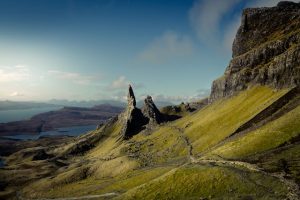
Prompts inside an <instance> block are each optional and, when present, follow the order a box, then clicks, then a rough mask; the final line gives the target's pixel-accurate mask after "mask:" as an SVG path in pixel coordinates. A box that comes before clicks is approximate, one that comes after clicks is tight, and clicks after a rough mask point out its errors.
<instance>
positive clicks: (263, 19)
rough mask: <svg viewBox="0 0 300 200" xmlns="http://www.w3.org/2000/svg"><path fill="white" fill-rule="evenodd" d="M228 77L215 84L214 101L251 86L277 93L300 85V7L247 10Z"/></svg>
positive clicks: (283, 5) (281, 5)
mask: <svg viewBox="0 0 300 200" xmlns="http://www.w3.org/2000/svg"><path fill="white" fill-rule="evenodd" d="M232 52H233V58H232V60H231V61H230V63H229V66H228V67H227V69H226V71H225V73H224V75H223V76H222V77H220V78H219V79H217V80H215V81H214V82H213V84H212V88H211V95H210V101H211V102H212V101H214V100H216V99H219V98H221V97H226V96H231V95H233V94H235V93H236V91H242V90H245V89H247V88H248V87H250V86H251V85H255V84H259V85H269V86H272V87H274V88H276V89H280V88H288V87H294V86H297V85H299V84H300V59H299V58H300V3H293V2H286V1H284V2H280V3H278V5H277V6H275V7H271V8H247V9H245V10H244V11H243V14H242V22H241V26H240V28H239V29H238V32H237V34H236V37H235V40H234V42H233V47H232Z"/></svg>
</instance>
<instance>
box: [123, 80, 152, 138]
mask: <svg viewBox="0 0 300 200" xmlns="http://www.w3.org/2000/svg"><path fill="white" fill-rule="evenodd" d="M122 120H123V127H122V130H121V137H122V139H125V140H126V139H129V138H130V137H132V136H133V135H135V134H137V133H138V132H140V131H141V130H143V128H144V126H145V125H146V124H147V123H148V121H149V120H148V119H147V118H145V117H144V115H143V114H142V112H141V110H140V109H138V108H137V107H136V100H135V96H134V92H133V89H132V87H131V85H129V87H128V95H127V108H126V110H125V112H124V113H123V114H122Z"/></svg>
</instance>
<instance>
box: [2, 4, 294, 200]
mask: <svg viewBox="0 0 300 200" xmlns="http://www.w3.org/2000/svg"><path fill="white" fill-rule="evenodd" d="M299 58H300V3H292V2H280V3H279V4H278V5H277V6H275V7H272V8H251V9H245V10H244V12H243V15H242V24H241V27H240V28H239V30H238V32H237V35H236V38H235V41H234V43H233V58H232V60H231V61H230V63H229V66H228V67H227V68H226V70H225V73H224V75H223V76H222V77H220V78H219V79H217V80H215V81H214V82H213V84H212V91H211V94H210V97H209V99H206V100H203V101H199V102H198V106H196V108H193V105H192V104H191V105H190V104H186V105H185V104H181V105H179V106H177V107H167V108H162V109H161V110H159V109H157V107H156V105H155V102H154V101H153V100H152V98H151V97H150V96H149V97H147V98H146V99H145V101H144V105H143V107H142V108H141V109H139V108H137V107H136V100H135V96H134V92H133V88H132V87H131V86H129V89H128V97H127V98H128V102H127V107H126V109H125V111H124V112H122V113H121V114H119V115H118V116H116V117H114V118H111V119H110V120H109V121H108V122H107V123H105V124H103V125H102V126H99V127H98V129H97V130H94V131H91V132H89V133H86V134H84V135H82V136H79V137H77V138H72V139H71V140H68V141H63V142H62V143H59V144H54V145H50V146H45V145H44V146H43V145H39V146H35V147H31V148H25V149H22V150H20V151H17V152H15V153H13V154H11V155H9V156H8V157H6V158H5V162H6V166H5V167H4V168H3V169H1V170H0V176H1V179H0V180H1V186H3V187H1V188H3V191H1V193H0V194H1V195H2V197H3V198H10V199H18V198H20V197H21V198H28V199H41V198H70V199H72V198H73V199H74V198H75V199H91V198H95V199H299V198H300V190H299V185H300V173H299V168H300V89H299V84H300V82H299V79H300V74H299V73H300V70H299V69H300V63H299ZM176 109H178V110H180V111H178V110H177V111H178V112H175V114H174V112H173V111H176Z"/></svg>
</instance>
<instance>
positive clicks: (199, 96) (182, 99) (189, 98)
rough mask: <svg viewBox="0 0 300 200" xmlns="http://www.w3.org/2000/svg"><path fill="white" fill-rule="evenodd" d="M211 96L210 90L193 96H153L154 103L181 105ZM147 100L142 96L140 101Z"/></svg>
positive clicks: (198, 91) (197, 92)
mask: <svg viewBox="0 0 300 200" xmlns="http://www.w3.org/2000/svg"><path fill="white" fill-rule="evenodd" d="M209 94H210V90H209V89H200V90H197V91H196V92H195V94H193V95H177V96H172V95H164V94H159V95H152V97H153V99H154V101H162V102H172V103H175V104H177V103H181V102H193V101H198V100H200V99H203V98H205V97H208V96H209ZM143 98H145V96H141V97H140V99H143Z"/></svg>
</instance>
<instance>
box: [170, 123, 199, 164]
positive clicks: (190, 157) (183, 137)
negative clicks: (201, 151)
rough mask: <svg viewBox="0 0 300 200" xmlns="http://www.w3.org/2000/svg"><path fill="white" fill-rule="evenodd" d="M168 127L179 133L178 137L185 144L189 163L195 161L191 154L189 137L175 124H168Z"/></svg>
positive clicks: (191, 147) (191, 148)
mask: <svg viewBox="0 0 300 200" xmlns="http://www.w3.org/2000/svg"><path fill="white" fill-rule="evenodd" d="M170 128H173V129H174V130H176V131H177V132H178V133H179V134H180V137H181V138H182V139H183V140H184V142H185V144H186V146H187V152H188V158H189V160H190V163H194V162H196V158H195V157H194V155H193V146H192V144H191V142H190V140H189V138H188V137H187V136H186V135H185V134H184V129H183V128H179V127H177V126H170Z"/></svg>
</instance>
